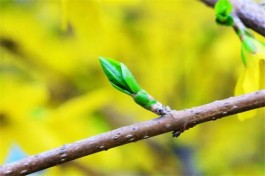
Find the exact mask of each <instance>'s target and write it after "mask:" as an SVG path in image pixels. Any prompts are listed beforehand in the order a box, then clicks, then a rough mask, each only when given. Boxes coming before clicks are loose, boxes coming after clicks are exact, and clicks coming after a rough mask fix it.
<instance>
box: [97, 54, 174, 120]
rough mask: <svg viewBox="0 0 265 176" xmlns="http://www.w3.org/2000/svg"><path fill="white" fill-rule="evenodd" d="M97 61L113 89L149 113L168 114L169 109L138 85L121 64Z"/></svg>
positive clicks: (105, 60) (111, 60) (101, 58)
mask: <svg viewBox="0 0 265 176" xmlns="http://www.w3.org/2000/svg"><path fill="white" fill-rule="evenodd" d="M99 61H100V64H101V66H102V68H103V71H104V73H105V74H106V76H107V77H108V79H109V81H110V83H111V84H112V86H113V87H115V88H116V89H118V90H119V91H121V92H123V93H126V94H128V95H130V96H132V98H133V99H134V101H135V102H136V103H137V104H139V105H140V106H142V107H144V108H145V109H147V110H149V111H152V112H154V113H156V114H158V115H164V114H166V113H168V112H169V110H170V109H169V107H164V106H163V105H162V104H161V103H159V102H158V101H157V100H155V99H154V98H153V97H152V96H150V95H149V94H148V93H147V92H146V91H145V90H143V89H142V88H141V87H140V86H139V85H138V83H137V81H136V80H135V78H134V76H133V75H132V73H131V72H130V70H129V69H128V68H127V67H126V66H125V65H124V64H123V63H121V62H118V61H115V60H113V59H110V58H103V57H100V58H99Z"/></svg>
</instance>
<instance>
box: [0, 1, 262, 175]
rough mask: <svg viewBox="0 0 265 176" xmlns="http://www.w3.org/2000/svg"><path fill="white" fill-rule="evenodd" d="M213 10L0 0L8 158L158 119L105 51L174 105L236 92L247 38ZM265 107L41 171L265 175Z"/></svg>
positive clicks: (197, 5)
mask: <svg viewBox="0 0 265 176" xmlns="http://www.w3.org/2000/svg"><path fill="white" fill-rule="evenodd" d="M214 16H215V14H214V11H212V10H211V9H207V8H206V7H205V6H204V5H203V4H202V3H201V2H199V1H186V0H182V1H162V0H161V1H141V0H128V1H110V0H106V1H97V0H91V1H76V0H67V1H66V0H62V1H59V0H58V1H57V0H54V1H33V0H23V1H16V0H10V1H0V163H1V164H3V163H5V162H6V161H7V160H8V158H10V156H11V155H10V153H12V152H14V151H13V149H14V146H17V147H18V148H19V149H20V150H21V151H22V152H23V153H24V154H25V155H32V154H36V153H39V152H42V151H45V150H48V149H51V148H54V147H58V146H61V145H63V144H66V143H70V142H73V141H76V140H80V139H83V138H86V137H89V136H93V135H96V134H99V133H103V132H106V131H108V130H112V129H115V128H118V127H120V126H123V125H129V124H131V123H135V122H139V121H144V120H148V119H151V118H154V117H155V115H154V114H152V113H150V112H149V111H146V110H144V109H143V108H141V107H139V106H135V104H134V103H131V100H130V99H128V98H124V95H122V94H120V93H119V92H118V91H114V90H113V88H112V87H111V86H109V84H108V82H107V81H106V78H105V75H104V73H103V72H102V70H101V67H100V64H99V63H98V57H99V56H102V55H103V56H109V57H111V58H115V59H117V60H119V61H121V62H123V63H126V65H127V66H128V68H131V69H132V70H133V73H134V75H135V77H136V78H137V81H138V82H139V84H140V85H141V87H143V89H145V90H148V92H149V93H150V94H151V95H153V96H154V97H156V98H157V99H159V101H161V102H163V103H165V104H166V105H169V106H170V107H171V108H172V109H184V108H190V107H194V106H197V105H201V104H204V103H208V102H211V101H215V100H218V99H223V98H227V97H229V96H232V95H233V90H234V87H235V86H236V83H237V80H238V77H239V75H240V74H242V73H244V70H245V68H244V65H243V64H242V61H241V55H240V46H241V43H240V42H239V41H238V39H237V38H236V35H235V33H234V32H233V31H232V30H231V29H228V28H220V26H217V25H216V24H215V23H214V20H213V19H214ZM255 37H256V38H257V39H259V40H263V41H264V39H263V38H262V37H260V36H255ZM253 56H255V57H259V56H261V55H258V56H257V55H253ZM246 58H247V59H248V58H249V57H248V56H246ZM246 62H247V63H248V60H247V61H246ZM259 63H263V65H264V62H262V61H261V62H259ZM251 68H254V67H251ZM261 68H263V67H261ZM254 70H256V69H254ZM263 71H264V70H263ZM251 73H252V72H251ZM261 73H262V72H261ZM256 78H257V77H255V79H256ZM259 78H260V77H259ZM240 79H241V78H239V80H240ZM248 80H250V79H248ZM260 80H261V79H260ZM261 81H262V80H261ZM252 83H253V82H252V81H249V82H245V85H246V86H252ZM259 83H260V82H259ZM263 83H264V82H263ZM239 85H242V84H239ZM240 90H242V89H240ZM241 92H243V91H241ZM263 113H264V111H259V112H258V113H257V114H256V118H251V119H249V120H247V121H243V122H240V121H238V120H237V118H235V116H232V117H229V118H224V119H223V120H220V121H217V122H214V123H205V124H203V125H199V126H197V127H195V128H193V129H191V130H189V131H186V132H185V133H183V134H182V135H181V136H180V137H178V138H177V139H175V138H172V137H171V134H165V135H162V136H159V137H155V138H152V139H147V140H144V141H139V142H137V143H132V144H129V145H125V146H121V147H118V148H115V149H111V150H108V151H106V152H101V153H97V154H95V155H91V156H87V157H84V158H81V159H78V160H75V161H73V162H69V163H67V164H65V165H62V166H56V167H54V168H50V169H48V170H46V171H44V172H43V173H42V174H43V175H99V174H110V175H111V174H112V175H137V174H139V175H143V174H145V175H173V174H174V175H181V174H184V173H187V172H189V173H196V174H202V175H218V174H222V175H243V174H245V175H246V174H247V175H263V174H264V169H263V168H264V167H263V166H264V157H263V156H264V150H263V148H264V138H265V137H264V125H263V124H264V123H263V122H264V118H261V117H262V115H263ZM242 146H244V147H243V148H242ZM187 153H189V155H184V154H187ZM187 161H188V163H186V162H187Z"/></svg>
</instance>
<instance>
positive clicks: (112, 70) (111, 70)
mask: <svg viewBox="0 0 265 176" xmlns="http://www.w3.org/2000/svg"><path fill="white" fill-rule="evenodd" d="M99 61H100V64H101V66H102V69H103V71H104V73H105V74H106V76H107V77H108V79H109V81H110V82H111V84H112V85H113V86H114V87H115V88H116V89H118V90H120V91H122V92H124V93H126V94H129V95H131V94H132V93H133V92H132V91H131V90H130V87H129V86H128V85H127V83H126V81H125V80H124V79H123V76H122V71H121V63H120V62H118V61H115V60H113V59H110V58H103V57H100V58H99Z"/></svg>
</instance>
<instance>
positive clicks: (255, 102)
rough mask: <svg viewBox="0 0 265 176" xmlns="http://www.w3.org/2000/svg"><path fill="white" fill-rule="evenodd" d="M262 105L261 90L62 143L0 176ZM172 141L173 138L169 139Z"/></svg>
mask: <svg viewBox="0 0 265 176" xmlns="http://www.w3.org/2000/svg"><path fill="white" fill-rule="evenodd" d="M264 106H265V90H261V91H257V92H254V93H250V94H245V95H241V96H237V97H230V98H228V99H224V100H220V101H215V102H212V103H209V104H206V105H202V106H199V107H195V108H191V109H187V110H181V111H171V113H170V114H168V115H164V116H162V117H158V118H156V119H152V120H149V121H145V122H140V123H136V124H133V125H130V126H125V127H121V128H119V129H116V130H113V131H109V132H106V133H103V134H100V135H97V136H93V137H90V138H87V139H84V140H80V141H77V142H74V143H71V144H65V145H63V146H61V147H59V148H55V149H52V150H49V151H46V152H43V153H40V154H37V155H33V156H29V157H26V158H24V159H21V160H19V161H16V162H14V163H10V164H6V165H3V166H1V167H0V175H1V176H2V175H5V176H9V175H25V174H30V173H33V172H36V171H39V170H42V169H45V168H49V167H52V166H55V165H58V164H61V163H64V162H67V161H71V160H74V159H77V158H80V157H84V156H86V155H90V154H93V153H97V152H100V151H103V150H108V149H110V148H114V147H117V146H120V145H124V144H127V143H131V142H135V141H139V140H143V139H147V138H150V137H152V136H157V135H160V134H163V133H167V132H170V131H179V132H180V133H181V132H183V131H185V130H187V129H189V128H191V127H193V126H195V125H198V124H200V123H203V122H207V121H211V120H216V119H220V118H222V117H225V116H229V115H232V114H236V113H240V112H244V111H248V110H251V109H256V108H260V107H264ZM172 140H173V139H172Z"/></svg>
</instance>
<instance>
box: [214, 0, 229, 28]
mask: <svg viewBox="0 0 265 176" xmlns="http://www.w3.org/2000/svg"><path fill="white" fill-rule="evenodd" d="M214 10H215V15H216V19H215V21H216V22H217V23H218V24H222V25H226V26H232V25H233V23H234V20H233V17H232V16H231V12H232V10H233V6H232V4H231V3H230V2H229V0H219V1H218V2H217V3H216V4H215V6H214Z"/></svg>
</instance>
